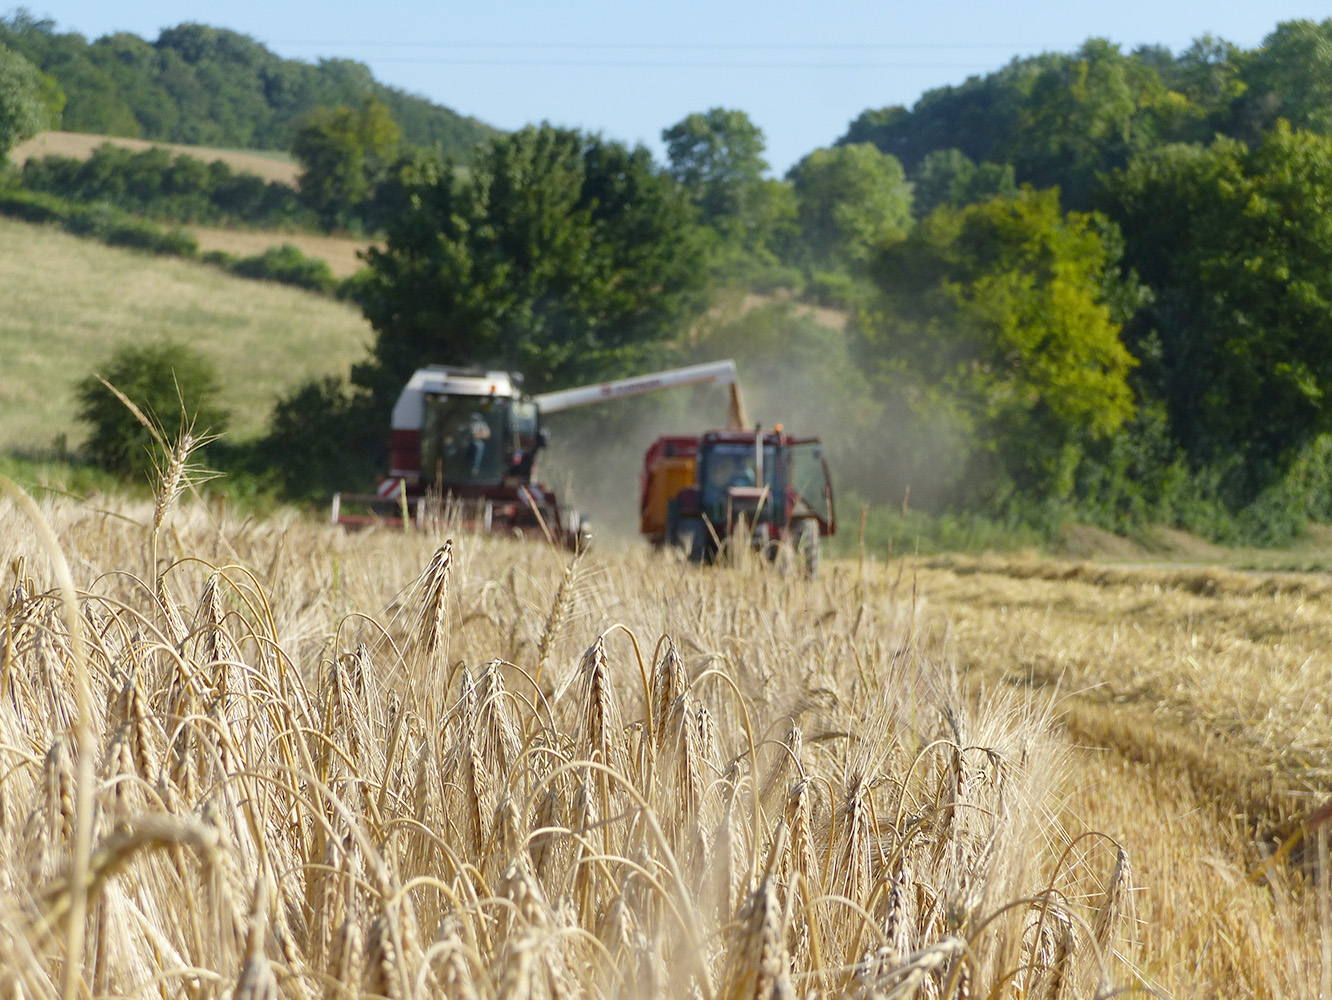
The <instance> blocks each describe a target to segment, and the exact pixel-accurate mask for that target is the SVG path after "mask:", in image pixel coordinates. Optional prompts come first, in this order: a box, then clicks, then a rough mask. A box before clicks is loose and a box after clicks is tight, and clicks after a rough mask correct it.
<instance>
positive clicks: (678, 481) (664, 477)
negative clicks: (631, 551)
mask: <svg viewBox="0 0 1332 1000" xmlns="http://www.w3.org/2000/svg"><path fill="white" fill-rule="evenodd" d="M696 465H697V460H696V459H695V458H694V456H692V455H690V456H688V457H683V456H672V457H669V458H660V459H658V460H657V461H656V462H655V463H654V464H653V465H652V468H651V469H650V470H649V472H648V481H647V488H646V489H645V490H644V491H643V510H642V513H641V515H640V518H639V521H640V530H641V531H642V532H643V534H645V535H650V536H653V537H660V536H664V535H665V533H666V504H667V502H668V501H669V500H670V499H671V497H673V496H676V495H677V494H678V493H679V492H680V491H681V490H683V489H686V488H688V487H690V486H693V485H694V471H695V467H696Z"/></svg>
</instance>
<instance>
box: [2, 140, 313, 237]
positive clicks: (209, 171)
mask: <svg viewBox="0 0 1332 1000" xmlns="http://www.w3.org/2000/svg"><path fill="white" fill-rule="evenodd" d="M21 178H22V184H23V186H24V187H25V188H27V189H28V190H30V191H40V192H45V193H47V194H53V195H57V196H59V197H61V198H68V199H70V200H72V201H78V202H85V203H92V202H102V203H105V204H108V205H113V206H114V207H116V208H119V209H122V210H123V211H126V212H134V213H136V214H139V215H147V216H152V217H154V218H160V219H169V220H171V221H174V222H198V223H208V224H217V223H231V224H235V223H239V224H243V225H253V226H272V227H275V228H276V227H282V226H300V225H304V226H308V227H313V226H314V225H315V224H316V222H317V219H316V217H315V215H314V213H312V212H311V211H309V210H308V209H306V208H305V207H304V206H303V205H302V204H301V202H300V201H299V199H298V198H297V196H296V192H295V191H294V190H292V188H291V187H290V186H288V185H286V184H280V183H278V182H276V181H267V182H266V181H264V180H262V179H261V178H259V177H256V176H255V175H253V174H244V173H237V172H235V171H234V170H232V169H231V167H229V166H228V165H227V164H226V163H223V162H222V161H221V160H214V161H213V162H211V163H206V162H204V161H203V160H200V159H198V158H196V157H193V156H188V155H185V154H179V155H176V156H172V155H171V154H170V153H169V152H168V151H167V150H165V149H162V148H161V147H154V148H152V149H145V150H142V151H138V152H136V151H133V150H129V149H126V148H124V147H122V146H116V145H113V144H112V143H105V144H104V145H102V146H99V147H98V148H97V149H96V150H94V151H93V155H92V156H91V157H89V158H88V159H86V160H76V159H74V158H72V157H68V156H44V157H40V158H33V159H30V160H28V161H27V162H26V163H25V164H24V165H23V171H22V175H21Z"/></svg>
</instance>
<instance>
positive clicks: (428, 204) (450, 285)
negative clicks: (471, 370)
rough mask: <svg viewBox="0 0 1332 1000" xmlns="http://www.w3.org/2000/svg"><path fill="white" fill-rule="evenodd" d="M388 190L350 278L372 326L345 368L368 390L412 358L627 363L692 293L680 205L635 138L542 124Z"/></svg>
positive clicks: (532, 382) (392, 387)
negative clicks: (374, 244) (355, 279)
mask: <svg viewBox="0 0 1332 1000" xmlns="http://www.w3.org/2000/svg"><path fill="white" fill-rule="evenodd" d="M395 191H396V195H395V196H396V197H398V198H400V199H401V204H402V210H400V211H389V212H388V213H387V216H386V221H385V237H386V238H385V242H384V246H383V247H382V249H381V248H376V249H372V250H371V251H370V255H369V264H370V269H371V272H372V277H371V280H370V281H369V282H368V283H367V285H366V287H365V288H364V289H363V290H362V292H361V302H362V305H363V308H364V310H365V313H366V316H367V317H368V318H369V319H370V321H371V323H372V325H373V326H374V328H375V331H376V339H375V344H374V347H373V349H372V360H371V363H370V364H368V365H366V366H365V367H364V368H363V369H362V370H361V371H360V372H359V373H358V376H357V378H358V381H359V382H361V383H362V384H364V385H366V386H367V387H370V388H372V389H374V390H375V392H376V395H377V397H378V398H379V399H380V400H381V401H382V402H385V403H391V401H392V399H393V398H394V397H396V395H397V392H398V390H399V389H400V388H401V386H402V383H403V382H404V381H405V380H406V379H407V377H408V376H410V374H411V373H412V372H413V371H414V370H415V369H416V368H418V367H420V366H421V365H423V364H425V363H428V362H447V363H454V364H458V363H470V364H501V365H507V366H509V367H511V368H514V369H516V370H519V371H522V372H523V373H525V375H526V376H527V380H528V388H529V389H530V390H532V391H540V390H542V389H545V388H547V387H555V386H559V385H568V384H572V383H576V382H578V381H580V380H595V379H596V378H599V377H601V376H603V375H611V374H628V373H632V372H634V371H636V370H640V369H641V366H642V365H643V364H644V363H645V362H647V361H648V360H649V359H650V358H651V357H652V355H653V352H654V349H655V348H657V347H658V346H659V345H660V344H661V342H662V341H664V340H665V339H667V338H668V337H670V336H672V335H675V334H677V333H678V332H679V331H680V330H681V329H682V328H683V326H684V325H685V324H686V323H687V322H688V320H689V318H690V317H691V316H692V315H694V314H696V312H697V311H698V309H699V308H700V307H701V305H702V303H703V299H702V291H703V284H704V278H705V272H704V266H705V258H704V254H703V249H702V240H701V237H700V234H699V232H698V230H697V227H696V226H695V224H694V222H693V218H692V216H693V213H692V211H691V209H690V206H689V203H688V201H687V200H686V198H685V197H684V196H683V195H682V193H681V192H680V191H679V189H678V188H677V186H676V185H675V184H674V183H673V182H672V181H671V179H670V178H669V177H668V176H666V174H665V173H663V172H662V171H661V170H660V169H658V168H657V167H656V166H655V165H654V164H653V162H652V158H651V156H650V155H649V154H648V152H647V150H645V149H643V148H641V147H639V148H636V149H629V148H627V147H625V146H623V145H620V144H619V143H614V142H608V141H605V140H603V139H600V138H598V137H595V136H587V135H583V134H581V133H579V132H575V131H570V130H566V129H558V128H554V127H551V126H549V125H543V126H541V127H534V128H527V129H524V130H522V131H521V132H518V133H515V134H513V135H510V136H505V137H503V138H499V139H495V140H493V141H492V142H491V143H490V144H489V145H488V146H487V147H485V148H484V149H482V150H480V151H479V153H478V157H477V161H476V163H475V164H474V166H473V168H472V169H471V170H470V171H468V172H467V174H466V175H465V176H464V175H461V174H460V173H459V172H457V171H456V170H453V169H451V168H449V167H447V166H440V165H438V164H432V163H430V162H429V161H425V162H422V163H420V164H416V165H414V166H412V167H411V168H410V169H406V170H404V171H403V172H402V173H400V175H399V177H398V178H397V181H396V187H395Z"/></svg>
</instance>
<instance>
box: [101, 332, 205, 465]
mask: <svg viewBox="0 0 1332 1000" xmlns="http://www.w3.org/2000/svg"><path fill="white" fill-rule="evenodd" d="M99 375H100V376H101V377H100V378H99V377H98V376H99ZM103 380H105V381H103ZM106 383H110V384H111V385H112V386H114V387H115V388H116V389H118V390H119V391H120V393H121V394H123V395H124V396H125V397H126V398H127V399H128V400H129V401H130V402H131V403H133V404H134V405H135V406H136V407H137V408H138V410H139V414H135V413H134V412H133V411H132V410H131V409H130V408H129V407H128V406H126V405H125V402H124V401H123V400H122V399H120V398H119V397H118V396H117V395H116V393H114V392H112V391H111V390H110V389H109V388H107V385H106ZM220 394H221V387H220V385H219V384H218V380H217V373H216V371H215V370H214V369H213V366H212V364H211V363H210V362H209V361H208V360H207V359H206V358H205V357H203V355H201V354H199V353H198V352H197V351H194V350H192V349H191V348H189V347H186V346H184V345H182V344H172V343H165V342H164V343H156V344H154V343H147V344H138V345H135V344H131V345H128V346H125V347H122V348H121V349H120V350H118V351H116V353H115V354H114V355H112V357H111V358H110V359H109V360H107V361H106V363H105V364H103V365H102V366H101V367H99V368H98V369H97V371H96V373H95V374H92V375H89V376H88V377H86V378H84V379H82V380H80V382H79V384H78V387H77V390H76V395H77V398H78V403H79V419H80V420H82V421H84V422H85V423H87V424H88V428H89V433H88V441H87V444H86V445H85V449H86V451H87V453H88V455H89V457H90V458H91V459H92V460H93V461H94V462H96V463H97V464H98V465H100V466H101V467H102V468H105V469H109V470H112V471H115V472H122V473H142V472H146V471H148V470H150V469H151V468H152V464H153V461H154V456H155V455H156V454H157V453H158V450H157V449H155V448H154V446H153V436H152V432H151V431H150V430H149V429H148V428H147V427H145V426H144V423H143V421H142V420H140V419H139V415H140V414H141V415H142V416H143V417H144V418H146V419H147V420H148V421H150V422H152V423H153V424H154V425H155V426H156V427H157V428H158V430H159V431H161V432H165V433H166V434H169V435H171V438H172V439H173V440H174V439H175V437H176V436H177V435H178V434H179V433H180V432H181V430H183V429H186V428H189V429H191V431H192V433H193V434H195V435H196V436H197V437H204V436H206V435H209V434H217V433H220V432H221V431H223V430H224V429H225V428H226V424H227V413H226V410H224V409H223V408H222V406H221V405H220Z"/></svg>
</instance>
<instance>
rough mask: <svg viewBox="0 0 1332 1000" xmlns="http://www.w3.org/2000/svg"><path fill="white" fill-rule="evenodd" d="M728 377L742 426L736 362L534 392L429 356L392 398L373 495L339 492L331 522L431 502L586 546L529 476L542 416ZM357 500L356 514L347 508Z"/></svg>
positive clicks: (542, 441)
mask: <svg viewBox="0 0 1332 1000" xmlns="http://www.w3.org/2000/svg"><path fill="white" fill-rule="evenodd" d="M709 383H711V384H716V385H728V386H730V388H731V406H730V410H731V412H730V423H731V426H732V427H735V428H742V427H744V426H745V425H746V420H745V414H744V406H743V403H742V401H741V398H740V390H739V385H738V383H737V382H736V370H735V362H734V361H718V362H713V363H710V364H703V365H692V366H690V367H688V368H676V369H672V370H670V371H664V372H655V373H653V374H651V375H642V376H638V377H635V378H626V379H619V380H617V381H613V382H599V383H597V384H595V385H587V386H582V387H580V388H577V389H564V390H560V391H558V392H547V393H542V394H540V395H537V396H526V395H524V393H523V391H522V376H521V375H518V374H517V373H514V372H505V371H483V370H479V369H472V368H449V367H445V366H442V365H431V366H430V367H428V368H421V369H419V370H417V372H416V373H415V374H413V375H412V377H411V379H410V380H409V381H408V382H407V385H406V386H405V387H404V388H403V390H402V393H401V394H400V395H399V396H398V401H397V403H396V404H395V405H394V407H393V421H392V429H393V432H392V439H391V442H390V447H389V451H390V455H389V474H388V476H387V477H386V478H384V479H382V480H380V483H379V490H378V492H377V493H375V494H369V495H367V494H348V493H337V494H334V496H333V521H334V522H335V523H337V524H340V525H343V526H344V527H348V528H360V527H366V526H368V525H371V524H393V525H398V526H401V525H402V524H404V523H406V522H408V521H415V522H417V523H418V524H423V523H424V521H425V518H426V516H427V510H428V509H429V508H430V506H431V503H432V502H433V503H435V504H436V505H437V507H438V509H439V512H440V513H441V514H444V515H446V516H449V517H453V518H457V519H459V520H461V521H462V522H463V523H464V525H465V526H467V527H469V528H471V529H473V530H477V531H486V532H491V531H497V532H504V533H506V534H535V535H540V536H543V537H545V538H546V539H547V540H548V541H550V542H551V543H553V544H559V545H565V546H567V547H569V548H571V549H580V548H584V547H586V545H587V544H588V542H589V541H590V539H591V533H590V530H589V525H588V523H587V521H586V520H584V519H583V518H582V517H580V516H579V514H578V512H577V511H573V510H565V509H563V508H562V507H561V506H560V503H559V501H558V500H557V499H556V497H555V495H554V494H553V493H552V492H551V490H550V489H549V488H548V487H547V486H546V485H545V484H543V483H540V482H537V481H535V480H534V478H533V475H534V471H533V466H534V463H535V460H536V455H537V452H539V451H540V450H541V449H542V448H543V447H545V445H546V442H547V440H548V438H547V433H546V430H545V428H544V427H542V417H543V416H544V415H545V414H549V413H558V412H559V411H560V410H568V409H572V408H574V407H576V406H588V405H591V404H593V403H603V402H609V401H611V400H615V399H625V398H628V397H630V396H639V395H643V394H644V393H649V392H657V391H660V390H662V389H673V388H678V387H681V386H688V385H703V384H709ZM349 508H355V509H356V510H358V511H361V513H353V512H352V511H351V510H349Z"/></svg>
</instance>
